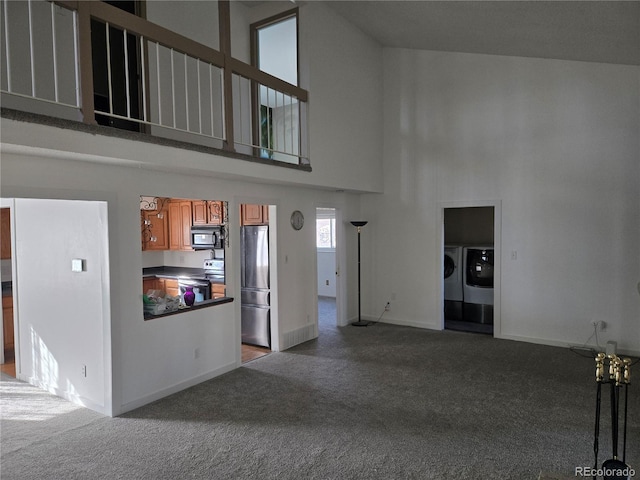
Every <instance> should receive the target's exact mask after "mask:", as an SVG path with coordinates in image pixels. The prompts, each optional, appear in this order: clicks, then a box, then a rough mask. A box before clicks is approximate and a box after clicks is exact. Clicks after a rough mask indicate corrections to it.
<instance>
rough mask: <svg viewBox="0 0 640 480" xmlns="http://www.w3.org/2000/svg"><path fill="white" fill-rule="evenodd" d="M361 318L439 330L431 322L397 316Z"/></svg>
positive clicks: (364, 316) (367, 316)
mask: <svg viewBox="0 0 640 480" xmlns="http://www.w3.org/2000/svg"><path fill="white" fill-rule="evenodd" d="M362 319H363V320H366V321H368V322H376V323H388V324H390V325H399V326H401V327H414V328H422V329H424V330H441V329H440V327H439V326H438V325H435V324H432V323H423V322H414V321H411V320H402V319H399V318H391V317H386V316H384V315H383V316H382V318H380V317H372V316H369V315H363V316H362ZM357 320H358V319H357V318H354V319H353V320H351V322H355V321H357ZM351 322H350V323H351Z"/></svg>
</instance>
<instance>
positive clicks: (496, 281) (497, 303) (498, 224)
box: [436, 199, 502, 338]
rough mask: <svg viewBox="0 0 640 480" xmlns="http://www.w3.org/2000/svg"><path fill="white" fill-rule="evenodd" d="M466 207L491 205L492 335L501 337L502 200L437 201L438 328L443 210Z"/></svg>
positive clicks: (441, 300)
mask: <svg viewBox="0 0 640 480" xmlns="http://www.w3.org/2000/svg"><path fill="white" fill-rule="evenodd" d="M468 207H493V249H494V265H493V268H494V270H493V272H494V277H493V336H494V338H502V308H501V306H502V301H501V298H502V292H501V271H502V254H501V252H502V200H499V199H496V200H468V201H457V202H438V211H439V213H440V215H439V218H438V228H437V235H438V241H437V242H436V244H437V245H440V250H439V255H438V258H439V262H438V268H437V269H436V271H437V275H438V280H437V283H436V285H440V292H439V295H438V311H439V318H440V323H439V329H440V330H444V275H443V266H444V211H445V209H447V208H468Z"/></svg>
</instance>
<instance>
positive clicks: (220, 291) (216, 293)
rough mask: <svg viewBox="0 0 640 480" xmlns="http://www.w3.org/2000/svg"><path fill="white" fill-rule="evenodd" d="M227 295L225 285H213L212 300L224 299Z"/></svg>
mask: <svg viewBox="0 0 640 480" xmlns="http://www.w3.org/2000/svg"><path fill="white" fill-rule="evenodd" d="M225 294H226V287H225V286H224V285H220V284H219V283H212V284H211V298H213V299H216V298H222V297H224V296H225Z"/></svg>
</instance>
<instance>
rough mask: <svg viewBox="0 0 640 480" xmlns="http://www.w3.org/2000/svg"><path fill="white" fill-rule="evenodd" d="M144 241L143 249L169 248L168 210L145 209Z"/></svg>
mask: <svg viewBox="0 0 640 480" xmlns="http://www.w3.org/2000/svg"><path fill="white" fill-rule="evenodd" d="M142 215H143V221H147V222H149V224H148V225H143V232H142V237H143V239H142V242H143V250H169V231H168V230H169V229H168V225H167V211H166V210H160V211H158V210H144V211H143V214H142Z"/></svg>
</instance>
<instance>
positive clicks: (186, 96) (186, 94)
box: [182, 54, 190, 131]
mask: <svg viewBox="0 0 640 480" xmlns="http://www.w3.org/2000/svg"><path fill="white" fill-rule="evenodd" d="M182 56H183V57H184V112H185V116H186V118H187V131H190V129H189V77H188V75H187V55H185V54H182Z"/></svg>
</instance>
